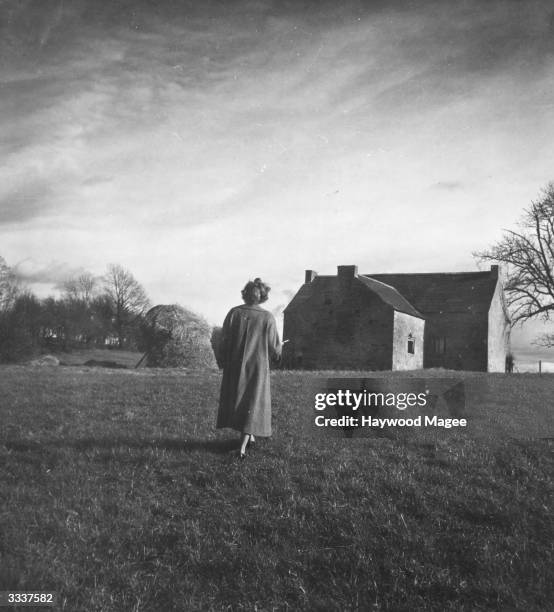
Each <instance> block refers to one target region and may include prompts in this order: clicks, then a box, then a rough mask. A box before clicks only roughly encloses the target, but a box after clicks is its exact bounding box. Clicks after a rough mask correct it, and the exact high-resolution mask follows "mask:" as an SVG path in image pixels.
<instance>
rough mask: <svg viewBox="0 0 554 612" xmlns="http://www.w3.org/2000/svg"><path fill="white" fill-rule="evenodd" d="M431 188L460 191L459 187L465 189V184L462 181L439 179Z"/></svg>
mask: <svg viewBox="0 0 554 612" xmlns="http://www.w3.org/2000/svg"><path fill="white" fill-rule="evenodd" d="M431 189H439V190H444V191H458V190H459V189H464V184H463V183H462V181H438V182H437V183H434V184H433V185H431Z"/></svg>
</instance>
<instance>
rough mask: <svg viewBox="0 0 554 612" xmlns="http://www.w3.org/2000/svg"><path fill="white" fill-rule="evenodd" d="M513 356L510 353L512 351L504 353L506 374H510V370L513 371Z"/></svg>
mask: <svg viewBox="0 0 554 612" xmlns="http://www.w3.org/2000/svg"><path fill="white" fill-rule="evenodd" d="M514 362H515V360H514V356H513V355H512V353H508V354H507V355H506V373H507V374H512V372H513V371H514Z"/></svg>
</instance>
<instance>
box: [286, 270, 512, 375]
mask: <svg viewBox="0 0 554 612" xmlns="http://www.w3.org/2000/svg"><path fill="white" fill-rule="evenodd" d="M509 329H510V325H509V318H508V315H507V311H506V308H505V305H504V299H503V292H502V285H501V282H500V280H499V277H498V266H491V269H490V271H487V272H461V273H431V274H358V270H357V267H356V266H338V273H337V276H318V275H317V274H316V273H315V272H314V271H313V270H307V271H306V277H305V282H304V284H303V285H302V287H301V288H300V289H299V291H298V293H297V294H296V295H295V296H294V298H293V299H292V301H291V302H290V303H289V304H288V306H287V307H286V308H285V312H284V329H283V337H284V338H287V339H289V342H288V343H287V344H286V345H285V351H284V355H283V361H284V366H285V367H289V368H297V369H365V370H408V369H409V370H411V369H420V368H432V367H442V368H448V369H456V370H477V371H485V372H486V371H489V372H500V371H504V368H505V360H506V354H507V352H508V347H509Z"/></svg>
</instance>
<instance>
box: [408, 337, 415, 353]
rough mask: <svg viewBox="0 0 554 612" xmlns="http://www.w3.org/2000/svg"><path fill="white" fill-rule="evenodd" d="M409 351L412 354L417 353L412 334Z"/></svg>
mask: <svg viewBox="0 0 554 612" xmlns="http://www.w3.org/2000/svg"><path fill="white" fill-rule="evenodd" d="M408 353H410V355H413V354H414V353H415V339H414V337H413V336H412V334H410V335H409V336H408Z"/></svg>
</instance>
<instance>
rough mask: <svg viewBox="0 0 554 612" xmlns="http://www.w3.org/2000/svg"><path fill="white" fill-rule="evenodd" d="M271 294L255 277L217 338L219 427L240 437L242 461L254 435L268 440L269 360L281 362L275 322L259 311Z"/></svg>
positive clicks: (269, 429)
mask: <svg viewBox="0 0 554 612" xmlns="http://www.w3.org/2000/svg"><path fill="white" fill-rule="evenodd" d="M269 291H270V287H269V286H268V285H266V284H265V283H263V282H262V281H261V280H260V279H259V278H256V279H255V280H254V281H249V282H248V283H246V285H245V287H244V289H243V290H242V299H243V301H244V304H243V305H242V306H235V307H234V308H232V309H231V310H230V311H229V313H228V314H227V316H226V317H225V322H224V323H223V330H222V334H221V345H220V353H219V356H220V359H221V363H222V364H223V380H222V381H221V394H220V398H219V412H218V415H217V427H218V428H221V427H231V428H232V429H235V430H236V431H240V432H241V434H242V438H241V446H240V457H241V459H244V457H245V456H246V447H247V445H248V444H249V443H250V444H252V443H254V441H255V438H254V436H263V437H268V436H270V435H271V394H270V390H269V361H270V359H272V360H278V359H279V358H280V357H281V342H280V341H279V335H278V333H277V326H276V324H275V318H274V317H273V315H272V314H271V313H270V312H267V310H264V309H263V308H262V307H261V306H260V304H262V303H263V302H265V301H266V300H267V297H268V293H269Z"/></svg>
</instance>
